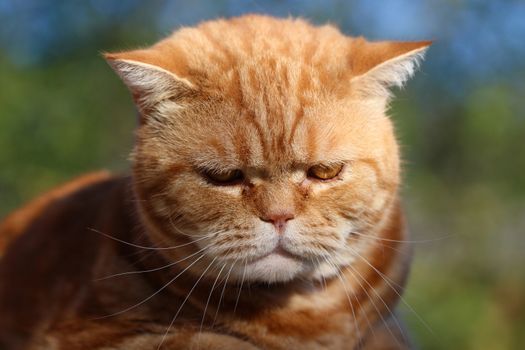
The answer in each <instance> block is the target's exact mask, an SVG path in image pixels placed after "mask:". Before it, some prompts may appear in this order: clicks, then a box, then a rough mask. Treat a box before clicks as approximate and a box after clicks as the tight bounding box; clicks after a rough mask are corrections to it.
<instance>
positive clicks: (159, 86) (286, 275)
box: [0, 15, 431, 350]
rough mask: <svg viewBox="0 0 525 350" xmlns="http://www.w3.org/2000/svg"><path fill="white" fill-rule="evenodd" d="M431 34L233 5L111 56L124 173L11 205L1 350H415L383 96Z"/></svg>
mask: <svg viewBox="0 0 525 350" xmlns="http://www.w3.org/2000/svg"><path fill="white" fill-rule="evenodd" d="M430 44H431V43H430V42H429V41H419V42H394V41H382V42H369V41H367V40H365V39H364V38H362V37H359V38H354V37H347V36H345V35H343V34H342V33H341V32H340V31H339V30H338V29H336V28H335V27H333V26H331V25H324V26H313V25H311V24H310V23H308V22H307V21H306V20H303V19H299V18H287V19H278V18H273V17H269V16H264V15H246V16H242V17H238V18H232V19H219V20H213V21H207V22H203V23H201V24H199V25H198V26H196V27H189V28H182V29H180V30H178V31H176V32H175V33H174V34H172V35H171V36H169V37H167V38H166V39H164V40H162V41H160V42H158V43H156V44H155V45H153V46H151V47H149V48H146V49H139V50H133V51H126V52H117V53H107V54H105V58H106V60H107V61H108V63H109V64H110V66H111V67H112V68H113V69H114V71H115V72H116V73H117V74H118V75H119V76H120V78H121V79H122V80H123V82H124V83H125V84H126V85H127V87H128V88H129V90H130V91H131V94H132V96H133V99H134V101H135V104H136V106H137V108H138V110H139V112H140V121H139V126H138V128H137V137H136V145H135V147H134V150H133V152H132V155H131V162H132V175H129V176H117V175H112V174H109V173H106V172H100V173H93V174H88V175H86V176H83V177H80V178H78V179H76V180H73V181H72V182H70V183H67V184H65V185H63V186H61V187H58V188H56V189H54V190H52V191H51V192H49V193H47V194H44V195H43V196H41V197H40V198H37V199H36V200H34V201H33V202H31V203H29V204H28V205H26V206H25V207H23V208H22V209H19V210H17V211H15V212H14V213H12V214H11V215H9V216H8V217H7V218H5V220H4V221H3V223H2V224H1V225H0V257H1V263H0V348H1V349H9V350H15V349H67V350H77V349H127V350H129V349H131V350H133V349H144V350H148V349H152V350H153V349H203V350H211V349H405V348H409V347H410V342H409V341H408V339H407V338H408V336H407V334H406V332H405V331H404V329H403V326H402V325H401V321H400V320H399V319H398V318H397V316H396V313H395V308H396V304H397V303H398V302H399V301H400V300H401V298H402V297H401V293H402V290H403V286H404V283H405V280H406V278H407V274H408V270H409V263H410V247H409V245H408V244H407V243H408V242H407V233H406V230H405V226H404V220H403V213H402V209H401V205H400V198H399V194H398V187H399V184H400V160H399V158H400V156H399V150H398V145H397V142H396V139H395V135H394V130H393V125H392V122H391V120H390V119H389V118H388V116H387V115H386V109H387V106H388V103H389V101H390V99H391V92H390V89H391V88H392V87H393V86H402V85H403V84H404V83H405V82H406V80H407V79H408V78H409V77H410V76H411V75H412V74H413V72H414V71H415V70H416V68H417V67H418V64H419V62H420V61H421V59H422V58H423V55H424V53H425V51H426V49H427V48H428V47H429V45H430Z"/></svg>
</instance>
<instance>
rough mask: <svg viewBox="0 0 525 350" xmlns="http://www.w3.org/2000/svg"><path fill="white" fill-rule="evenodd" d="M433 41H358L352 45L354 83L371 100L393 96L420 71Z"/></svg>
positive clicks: (351, 60) (350, 59)
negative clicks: (392, 91)
mask: <svg viewBox="0 0 525 350" xmlns="http://www.w3.org/2000/svg"><path fill="white" fill-rule="evenodd" d="M431 44H432V42H431V41H414V42H410V41H408V42H403V41H381V42H368V41H366V40H364V39H362V38H359V39H354V40H353V42H352V43H351V46H350V54H349V63H350V69H351V74H352V79H351V84H352V85H353V86H354V87H356V88H357V90H358V91H360V92H361V93H363V94H364V95H366V96H369V97H383V98H388V97H389V96H390V88H391V87H393V86H398V87H401V86H403V85H404V84H405V82H406V81H407V80H408V79H409V78H410V77H411V76H412V75H413V74H414V72H415V71H416V70H417V68H418V66H419V63H420V62H421V60H422V59H423V57H424V55H425V51H426V50H427V49H428V47H429V46H430V45H431Z"/></svg>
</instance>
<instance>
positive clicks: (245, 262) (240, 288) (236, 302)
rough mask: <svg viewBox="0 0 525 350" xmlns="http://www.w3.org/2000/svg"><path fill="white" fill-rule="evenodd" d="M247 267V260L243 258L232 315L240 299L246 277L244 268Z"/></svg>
mask: <svg viewBox="0 0 525 350" xmlns="http://www.w3.org/2000/svg"><path fill="white" fill-rule="evenodd" d="M247 265H248V259H246V258H244V268H243V270H242V279H241V285H240V286H239V292H238V293H237V299H236V300H235V306H234V307H233V313H235V312H236V311H237V305H238V304H239V299H240V297H241V292H242V286H243V284H244V278H245V277H246V266H247Z"/></svg>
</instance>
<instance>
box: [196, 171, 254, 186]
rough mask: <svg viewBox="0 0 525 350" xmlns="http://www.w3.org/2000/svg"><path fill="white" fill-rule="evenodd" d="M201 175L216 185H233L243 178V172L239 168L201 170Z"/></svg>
mask: <svg viewBox="0 0 525 350" xmlns="http://www.w3.org/2000/svg"><path fill="white" fill-rule="evenodd" d="M203 175H204V177H205V178H206V179H208V180H209V181H210V182H212V183H214V184H217V185H235V184H237V183H238V182H240V181H241V180H243V179H244V174H243V172H242V171H241V170H239V169H234V170H227V171H213V170H211V171H203Z"/></svg>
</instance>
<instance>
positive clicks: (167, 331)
mask: <svg viewBox="0 0 525 350" xmlns="http://www.w3.org/2000/svg"><path fill="white" fill-rule="evenodd" d="M215 260H217V257H215V258H213V260H212V261H211V262H210V264H209V265H208V267H206V269H204V271H203V272H202V273H201V275H200V277H199V278H198V279H197V281H196V282H195V283H194V284H193V287H191V289H190V291H189V292H188V294H186V298H184V300H183V301H182V304H181V305H180V307H179V309H178V310H177V312H176V313H175V316H173V319H172V320H171V322H170V324H169V326H168V329H166V332H165V333H164V336H163V337H162V339H161V341H160V344H159V346H158V347H157V350H159V349H160V348H161V347H162V344H163V343H164V341H165V340H166V337H167V336H168V334H169V331H170V330H171V327H172V326H173V324H174V323H175V320H176V319H177V317H178V316H179V313H180V312H181V311H182V308H183V307H184V305H185V304H186V302H187V301H188V299H189V298H190V295H191V293H193V291H194V290H195V288H196V287H197V284H199V282H200V281H201V279H202V277H204V275H205V274H206V272H208V270H209V269H210V267H211V266H212V265H213V264H214V263H215Z"/></svg>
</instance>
